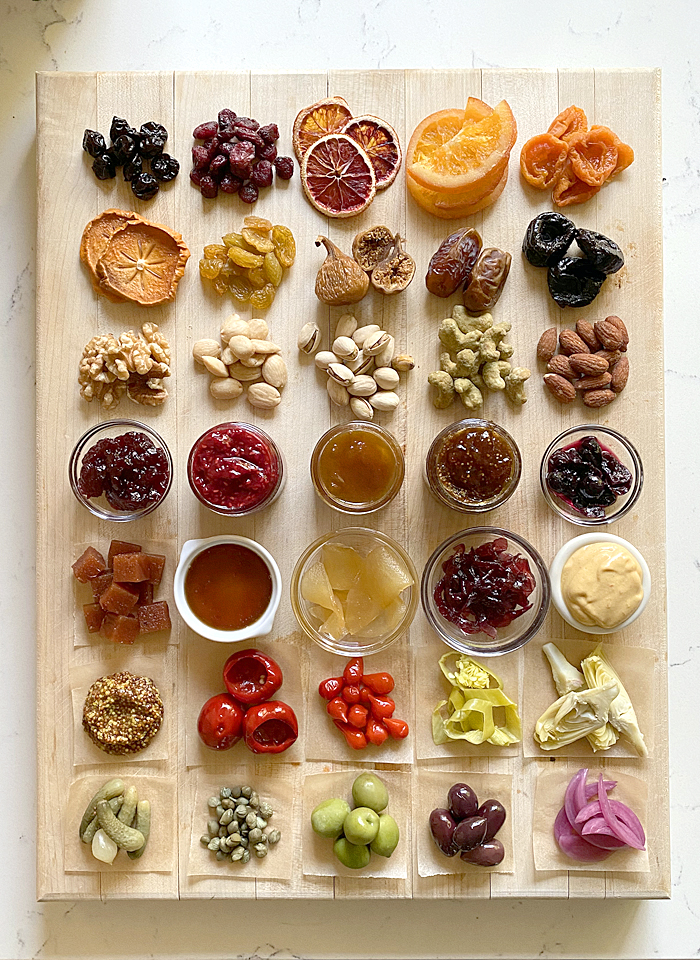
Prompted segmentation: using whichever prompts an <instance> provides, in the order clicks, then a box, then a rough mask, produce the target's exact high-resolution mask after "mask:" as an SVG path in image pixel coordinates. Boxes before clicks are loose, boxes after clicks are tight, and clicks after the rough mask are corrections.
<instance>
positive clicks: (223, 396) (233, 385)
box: [209, 377, 243, 400]
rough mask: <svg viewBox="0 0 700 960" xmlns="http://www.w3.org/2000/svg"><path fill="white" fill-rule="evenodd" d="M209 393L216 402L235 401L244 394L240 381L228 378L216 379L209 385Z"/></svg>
mask: <svg viewBox="0 0 700 960" xmlns="http://www.w3.org/2000/svg"><path fill="white" fill-rule="evenodd" d="M209 393H210V394H211V395H212V397H214V399H215V400H235V399H236V398H237V397H240V395H241V394H242V393H243V384H242V383H241V382H240V380H234V379H233V377H227V378H226V379H225V380H224V379H222V378H220V377H216V379H215V380H212V381H211V383H210V384H209Z"/></svg>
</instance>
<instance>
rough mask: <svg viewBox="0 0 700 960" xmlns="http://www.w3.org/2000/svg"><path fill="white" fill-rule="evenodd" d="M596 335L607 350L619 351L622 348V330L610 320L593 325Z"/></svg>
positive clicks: (598, 321)
mask: <svg viewBox="0 0 700 960" xmlns="http://www.w3.org/2000/svg"><path fill="white" fill-rule="evenodd" d="M593 329H594V330H595V335H596V337H598V339H599V340H600V342H601V343H602V345H603V346H604V347H605V349H606V350H619V349H620V347H621V346H622V339H623V337H622V330H620V328H619V327H618V325H617V324H616V323H611V322H610V321H609V320H596V322H595V323H594V324H593Z"/></svg>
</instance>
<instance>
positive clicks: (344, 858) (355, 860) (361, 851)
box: [333, 837, 371, 870]
mask: <svg viewBox="0 0 700 960" xmlns="http://www.w3.org/2000/svg"><path fill="white" fill-rule="evenodd" d="M333 853H334V854H335V855H336V857H337V858H338V860H340V862H341V863H342V864H343V865H344V866H346V867H350V869H351V870H362V868H363V867H366V866H367V864H368V863H369V858H370V856H371V854H370V852H369V847H368V846H367V845H366V844H363V845H362V846H358V845H357V844H355V843H348V841H347V840H346V839H345V837H341V838H340V839H339V840H336V841H335V843H334V844H333Z"/></svg>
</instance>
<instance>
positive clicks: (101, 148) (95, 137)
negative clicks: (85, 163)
mask: <svg viewBox="0 0 700 960" xmlns="http://www.w3.org/2000/svg"><path fill="white" fill-rule="evenodd" d="M83 150H84V151H85V153H89V154H90V156H91V157H92V158H93V159H94V158H95V157H99V156H101V155H102V154H103V153H107V144H106V143H105V138H104V137H103V136H102V134H101V133H98V132H97V130H86V131H85V133H84V134H83Z"/></svg>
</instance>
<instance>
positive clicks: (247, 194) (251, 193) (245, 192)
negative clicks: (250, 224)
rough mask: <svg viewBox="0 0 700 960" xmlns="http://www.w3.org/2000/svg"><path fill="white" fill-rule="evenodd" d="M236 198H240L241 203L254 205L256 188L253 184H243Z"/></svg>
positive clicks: (256, 194)
mask: <svg viewBox="0 0 700 960" xmlns="http://www.w3.org/2000/svg"><path fill="white" fill-rule="evenodd" d="M238 196H239V197H240V198H241V200H242V201H243V203H255V201H256V200H257V199H258V188H257V187H256V186H255V184H254V183H250V182H248V183H244V184H243V186H242V187H241V189H240V190H239V191H238Z"/></svg>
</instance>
